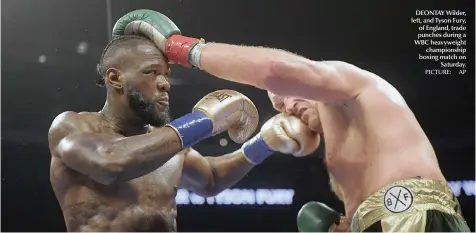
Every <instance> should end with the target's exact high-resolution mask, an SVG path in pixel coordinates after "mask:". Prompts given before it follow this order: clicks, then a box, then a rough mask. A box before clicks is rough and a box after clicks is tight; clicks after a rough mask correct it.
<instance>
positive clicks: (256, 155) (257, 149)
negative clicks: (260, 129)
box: [242, 134, 274, 164]
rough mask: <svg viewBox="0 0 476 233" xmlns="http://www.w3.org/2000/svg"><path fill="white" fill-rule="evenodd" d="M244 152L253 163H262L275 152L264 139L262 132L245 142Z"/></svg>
mask: <svg viewBox="0 0 476 233" xmlns="http://www.w3.org/2000/svg"><path fill="white" fill-rule="evenodd" d="M242 148H243V153H244V154H245V157H246V158H248V159H249V160H250V161H251V162H252V163H253V164H260V163H261V162H263V161H264V160H265V159H266V158H268V156H270V155H271V154H273V153H274V151H273V150H271V148H269V146H268V144H266V142H265V141H264V140H263V137H261V134H257V135H256V136H254V137H253V138H251V139H250V140H248V141H247V142H245V144H243V147H242Z"/></svg>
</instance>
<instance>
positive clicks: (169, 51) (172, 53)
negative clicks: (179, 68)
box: [165, 35, 204, 67]
mask: <svg viewBox="0 0 476 233" xmlns="http://www.w3.org/2000/svg"><path fill="white" fill-rule="evenodd" d="M199 43H204V40H203V39H197V38H192V37H186V36H182V35H172V36H171V37H169V38H168V39H167V41H166V42H165V55H166V56H167V58H168V59H169V61H170V62H172V63H176V64H180V65H183V66H185V67H191V65H190V52H191V50H192V48H193V47H194V46H195V45H197V44H199Z"/></svg>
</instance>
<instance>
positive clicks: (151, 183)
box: [48, 36, 253, 232]
mask: <svg viewBox="0 0 476 233" xmlns="http://www.w3.org/2000/svg"><path fill="white" fill-rule="evenodd" d="M98 71H99V73H100V74H101V75H102V76H103V79H101V81H100V83H101V84H103V85H105V86H106V89H107V99H106V103H105V105H104V108H103V109H102V110H101V111H100V112H80V113H76V112H64V113H62V114H60V115H59V116H57V117H56V119H55V120H54V121H53V123H52V125H51V128H50V130H49V134H48V140H49V147H50V151H51V156H52V157H51V172H50V177H51V184H52V186H53V189H54V192H55V195H56V197H57V199H58V201H59V204H60V206H61V209H62V211H63V215H64V219H65V223H66V227H67V230H68V231H97V232H101V231H116V232H117V231H119V232H120V231H176V230H177V228H176V222H175V219H176V216H177V209H176V203H175V196H176V193H177V188H179V187H183V188H186V189H188V190H191V191H193V192H195V193H197V194H199V195H202V196H213V195H216V194H217V193H219V192H221V191H222V190H224V189H226V188H228V187H230V186H232V185H234V184H236V183H237V182H238V181H239V180H240V179H241V178H242V177H243V176H245V175H246V174H247V173H248V172H249V171H250V170H251V168H252V167H253V165H252V164H251V163H250V162H248V160H246V159H245V158H244V156H242V155H241V154H240V152H239V151H237V152H233V153H230V154H227V155H224V156H219V157H203V156H201V155H200V154H199V153H198V152H197V151H195V150H193V149H186V150H183V151H181V144H180V138H179V136H178V135H177V133H176V132H175V131H174V130H173V129H172V128H170V127H162V126H164V125H165V124H167V123H168V122H169V116H168V98H169V97H168V91H169V89H170V85H169V83H168V81H167V76H168V75H169V74H170V69H169V66H168V64H167V62H166V58H165V57H164V56H163V55H162V53H161V52H160V51H159V50H158V49H157V48H156V47H155V45H154V44H153V43H151V42H150V41H148V40H146V39H143V38H141V37H136V36H127V37H122V38H119V39H116V40H114V41H113V42H111V43H110V44H109V45H108V47H107V48H106V49H105V52H104V54H103V57H102V59H101V63H100V64H99V66H98Z"/></svg>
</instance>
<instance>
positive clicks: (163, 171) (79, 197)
mask: <svg viewBox="0 0 476 233" xmlns="http://www.w3.org/2000/svg"><path fill="white" fill-rule="evenodd" d="M73 114H75V113H73ZM76 117H79V118H81V120H80V121H79V125H76V126H77V127H78V128H79V129H80V131H81V132H82V133H87V132H91V133H101V134H109V135H111V137H118V138H119V137H122V136H121V135H118V134H116V133H114V131H113V130H112V129H111V125H110V124H108V123H107V122H105V121H104V119H102V118H101V116H98V115H97V114H95V113H84V114H76ZM76 123H78V121H76ZM53 141H54V140H50V144H51V143H52V142H53ZM53 143H54V142H53ZM50 146H51V145H50ZM51 153H52V159H51V167H50V180H51V184H52V186H53V190H54V192H55V195H56V197H57V198H58V201H59V203H60V206H61V209H62V211H63V215H64V218H65V222H66V226H67V228H68V231H176V226H175V218H176V206H175V195H176V192H177V186H178V182H179V179H180V174H181V168H182V164H183V156H175V157H174V158H172V159H170V160H169V161H168V162H167V163H166V164H164V166H162V167H161V168H159V169H157V170H156V171H154V172H152V173H149V174H147V175H145V176H142V177H140V178H137V179H134V180H131V181H129V182H124V183H120V184H112V185H109V186H108V185H102V184H100V183H97V182H95V181H93V180H92V179H90V178H88V177H87V176H85V175H83V174H81V173H79V172H77V171H75V170H73V169H71V168H69V167H67V166H66V165H65V164H64V163H63V162H62V161H61V158H60V157H59V156H58V155H57V154H55V152H54V150H52V151H51Z"/></svg>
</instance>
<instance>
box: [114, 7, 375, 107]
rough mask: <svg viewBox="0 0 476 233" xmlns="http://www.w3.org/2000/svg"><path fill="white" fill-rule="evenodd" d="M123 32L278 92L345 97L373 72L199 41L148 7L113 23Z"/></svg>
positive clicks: (176, 58)
mask: <svg viewBox="0 0 476 233" xmlns="http://www.w3.org/2000/svg"><path fill="white" fill-rule="evenodd" d="M128 33H133V34H140V35H145V36H147V37H149V38H150V39H151V40H152V41H154V43H155V44H156V45H157V46H158V47H159V49H160V50H161V51H162V52H163V53H164V54H165V55H166V56H167V58H168V59H169V61H170V62H172V63H176V64H181V65H183V66H186V67H199V68H201V69H203V70H205V71H207V72H208V73H210V74H212V75H214V76H217V77H219V78H222V79H226V80H229V81H233V82H238V83H244V84H248V85H253V86H256V87H258V88H261V89H266V90H269V91H271V92H273V93H275V94H278V95H290V96H297V97H303V98H306V99H312V100H318V101H338V100H347V99H350V98H353V97H355V96H357V95H358V94H359V93H360V92H361V91H362V89H363V88H364V87H365V85H366V82H367V80H368V79H369V77H371V76H374V75H372V74H371V73H369V72H366V71H363V70H361V69H359V68H357V67H355V66H353V65H350V64H348V63H345V62H316V61H312V60H309V59H306V58H304V57H300V56H297V55H295V54H292V53H289V52H286V51H283V50H279V49H270V48H262V47H248V46H238V45H230V44H221V43H208V44H204V43H203V41H201V40H199V39H197V38H191V37H186V36H182V35H181V32H180V30H179V29H178V28H177V26H176V25H175V23H173V22H172V21H171V20H170V19H169V18H168V17H166V16H165V15H163V14H161V13H159V12H155V11H151V10H136V11H133V12H130V13H128V14H126V15H125V16H123V17H122V18H120V19H119V20H118V21H117V22H116V25H115V26H114V32H113V34H114V35H123V34H128Z"/></svg>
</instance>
